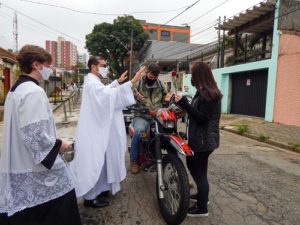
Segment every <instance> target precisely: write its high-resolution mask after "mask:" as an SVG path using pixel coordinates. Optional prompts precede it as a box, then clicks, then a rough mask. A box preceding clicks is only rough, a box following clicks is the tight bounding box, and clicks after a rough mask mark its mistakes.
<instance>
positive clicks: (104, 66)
mask: <svg viewBox="0 0 300 225" xmlns="http://www.w3.org/2000/svg"><path fill="white" fill-rule="evenodd" d="M97 66H98V67H103V68H106V67H107V65H106V64H105V65H97Z"/></svg>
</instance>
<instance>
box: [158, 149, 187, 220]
mask: <svg viewBox="0 0 300 225" xmlns="http://www.w3.org/2000/svg"><path fill="white" fill-rule="evenodd" d="M162 176H163V185H164V187H163V188H162V190H163V193H164V198H163V199H160V198H159V186H158V177H157V179H156V196H157V201H158V205H159V209H160V212H161V215H162V217H163V218H164V220H165V221H166V222H167V224H180V223H181V222H182V221H183V220H184V219H185V218H186V215H187V212H188V208H189V202H190V190H189V181H188V175H187V172H186V169H185V167H184V165H183V163H182V161H181V160H180V159H179V158H178V156H177V155H175V154H172V153H168V154H167V155H164V156H163V158H162Z"/></svg>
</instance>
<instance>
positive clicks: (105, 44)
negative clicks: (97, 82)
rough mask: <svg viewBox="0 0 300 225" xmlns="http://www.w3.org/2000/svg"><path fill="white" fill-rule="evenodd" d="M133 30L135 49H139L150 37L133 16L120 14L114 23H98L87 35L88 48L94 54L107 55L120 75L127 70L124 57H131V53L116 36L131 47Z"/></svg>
mask: <svg viewBox="0 0 300 225" xmlns="http://www.w3.org/2000/svg"><path fill="white" fill-rule="evenodd" d="M131 31H133V51H139V50H140V49H141V48H142V47H143V45H144V43H145V41H146V40H147V39H148V34H146V33H145V32H144V31H143V27H142V26H141V25H140V22H139V21H138V20H136V19H134V17H133V16H120V17H118V18H117V19H115V20H114V21H113V24H110V23H101V24H96V25H95V26H94V28H93V31H92V33H90V34H88V35H86V48H87V49H88V51H89V53H90V54H92V55H99V56H103V57H105V58H106V59H107V60H108V63H109V65H110V69H111V71H112V72H113V73H115V74H116V75H117V76H119V75H120V74H121V73H122V72H123V71H124V70H125V65H124V59H125V58H126V57H129V54H130V53H129V52H128V51H127V50H126V48H125V47H124V46H122V44H121V43H120V42H119V41H118V40H116V38H114V37H117V38H118V39H119V40H120V41H121V42H122V43H124V45H126V47H127V48H128V49H130V39H131ZM113 36H114V37H113Z"/></svg>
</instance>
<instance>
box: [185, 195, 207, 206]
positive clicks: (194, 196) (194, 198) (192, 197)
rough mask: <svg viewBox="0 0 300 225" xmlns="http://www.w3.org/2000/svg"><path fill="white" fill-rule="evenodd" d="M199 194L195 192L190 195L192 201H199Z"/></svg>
mask: <svg viewBox="0 0 300 225" xmlns="http://www.w3.org/2000/svg"><path fill="white" fill-rule="evenodd" d="M197 198H198V196H197V194H194V195H190V201H191V202H195V203H197V202H198V199H197ZM207 205H209V200H208V201H207Z"/></svg>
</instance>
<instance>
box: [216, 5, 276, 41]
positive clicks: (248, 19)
mask: <svg viewBox="0 0 300 225" xmlns="http://www.w3.org/2000/svg"><path fill="white" fill-rule="evenodd" d="M274 12H275V3H274V2H270V1H267V2H261V3H259V4H257V5H255V6H253V7H251V8H249V9H247V10H246V11H245V12H242V13H240V14H238V15H237V16H234V17H233V18H231V19H228V20H227V21H226V22H224V23H223V24H221V25H220V27H216V29H220V30H223V29H224V30H227V31H228V34H229V35H232V34H234V33H237V32H244V33H261V32H264V31H267V30H271V29H272V27H273V23H274Z"/></svg>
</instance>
